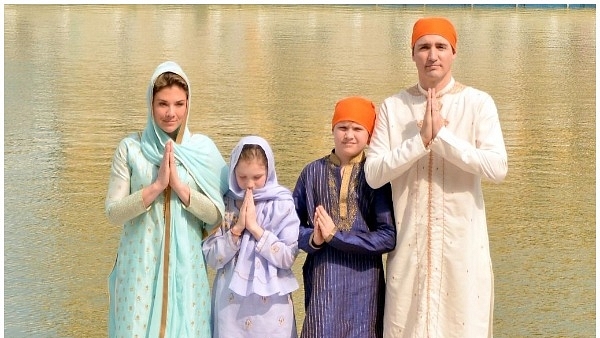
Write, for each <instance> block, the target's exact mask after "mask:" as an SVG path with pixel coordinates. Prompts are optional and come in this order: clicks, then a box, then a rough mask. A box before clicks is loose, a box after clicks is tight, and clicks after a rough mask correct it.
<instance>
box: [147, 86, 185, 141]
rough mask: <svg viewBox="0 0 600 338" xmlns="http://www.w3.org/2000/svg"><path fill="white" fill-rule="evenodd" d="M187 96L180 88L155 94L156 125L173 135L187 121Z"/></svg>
mask: <svg viewBox="0 0 600 338" xmlns="http://www.w3.org/2000/svg"><path fill="white" fill-rule="evenodd" d="M187 106H188V101H187V95H186V94H185V90H183V88H181V87H179V86H171V87H165V88H163V89H161V90H160V91H158V92H156V94H154V99H153V101H152V116H153V118H154V123H156V125H157V126H159V127H160V129H162V130H163V131H164V132H165V133H167V134H169V135H172V134H173V133H175V132H176V131H177V129H179V127H180V126H181V124H182V123H183V122H184V121H185V119H186V114H187Z"/></svg>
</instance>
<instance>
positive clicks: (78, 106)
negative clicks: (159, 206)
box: [4, 5, 596, 337]
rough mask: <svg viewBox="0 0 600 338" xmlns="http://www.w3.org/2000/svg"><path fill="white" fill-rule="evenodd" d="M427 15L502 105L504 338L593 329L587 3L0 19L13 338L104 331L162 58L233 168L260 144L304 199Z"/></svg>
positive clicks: (19, 11) (72, 13)
mask: <svg viewBox="0 0 600 338" xmlns="http://www.w3.org/2000/svg"><path fill="white" fill-rule="evenodd" d="M423 15H445V16H448V17H450V18H451V19H452V20H453V21H454V22H455V24H456V26H457V29H458V33H459V54H458V57H457V60H456V62H455V65H454V69H455V71H454V74H455V77H456V78H457V80H458V81H459V82H462V83H465V84H468V85H472V86H474V87H477V88H480V89H483V90H485V91H487V92H489V93H490V94H491V95H492V96H493V97H494V99H495V100H496V104H497V106H498V110H499V114H500V119H501V122H502V127H503V131H504V135H505V140H506V145H507V150H508V153H509V174H508V177H507V179H506V181H505V182H503V183H502V184H500V185H495V184H490V183H484V193H485V196H486V198H485V200H486V207H487V214H488V226H489V233H490V245H491V250H492V260H493V264H494V273H495V285H496V290H495V299H496V304H495V317H494V325H495V327H494V331H495V336H497V337H518V336H543V337H563V336H569V337H579V336H581V337H586V336H592V335H593V334H594V332H595V329H594V320H595V302H594V299H595V269H594V267H595V250H594V249H595V175H594V174H595V156H594V155H595V138H594V136H593V135H594V134H595V93H596V86H595V20H596V19H595V10H594V9H576V10H575V9H572V10H558V9H548V10H533V9H529V10H528V9H514V8H513V9H489V8H487V9H471V8H449V7H440V8H434V7H423V6H412V7H411V6H408V7H405V6H127V5H112V6H54V5H51V6H31V5H7V6H5V139H4V144H5V148H4V150H5V153H4V155H5V167H4V175H5V176H4V177H5V252H4V255H5V335H6V336H15V337H16V336H39V337H103V336H105V332H106V316H107V304H108V295H107V282H106V281H107V280H106V278H107V276H108V274H109V272H110V269H111V268H112V264H113V262H114V259H115V253H116V247H117V245H118V240H119V235H120V227H118V226H114V225H110V224H108V222H107V220H106V217H105V216H104V197H105V194H106V185H107V180H108V173H109V167H110V161H111V159H112V154H113V151H114V149H115V147H116V145H117V143H118V142H119V140H120V139H121V138H123V137H124V136H125V135H127V134H128V133H131V132H136V131H138V130H141V129H142V128H143V127H144V125H145V122H146V103H145V91H146V85H147V81H148V79H149V77H150V75H151V73H152V71H153V70H154V68H155V67H156V65H157V64H158V63H159V62H161V61H163V60H165V59H174V60H176V61H178V62H179V63H180V64H181V65H182V67H183V68H184V70H185V71H186V73H187V74H188V76H189V77H190V79H191V82H192V85H191V88H192V110H191V116H190V127H191V129H192V131H195V132H201V133H205V134H207V135H208V136H210V137H211V138H212V139H213V140H215V143H216V144H217V145H218V147H219V149H220V150H221V152H222V154H223V156H224V158H225V159H226V160H229V152H230V150H231V149H232V147H233V146H234V145H235V144H236V143H237V141H238V140H239V138H240V137H241V136H243V135H246V134H259V135H262V136H264V137H265V138H266V139H268V140H269V141H270V143H271V145H272V147H273V150H274V152H275V160H276V166H277V173H278V178H279V180H280V182H281V183H282V184H284V185H286V186H288V187H289V188H293V185H294V183H295V180H296V178H297V175H298V173H299V172H300V170H301V169H302V167H303V166H304V165H305V164H307V163H308V162H309V161H312V160H314V159H316V158H318V157H320V156H323V155H325V154H326V153H328V152H329V151H330V149H331V147H332V140H331V135H330V132H331V125H330V121H331V114H332V110H333V106H334V104H335V101H337V100H338V99H340V98H342V97H344V96H347V95H355V94H359V95H364V96H366V97H369V98H371V99H372V100H374V101H375V102H376V103H380V102H381V101H382V100H383V99H384V98H385V97H387V96H389V95H391V94H393V93H395V92H397V91H398V90H400V88H403V87H406V86H409V85H412V84H414V82H415V81H416V72H415V70H414V65H413V63H412V61H411V60H410V50H409V49H408V48H407V46H408V38H409V36H410V30H411V24H412V22H414V20H415V19H416V18H418V17H420V16H423ZM303 258H304V254H301V256H300V257H299V259H298V262H297V264H296V268H295V271H296V275H297V277H298V279H299V280H301V278H302V277H301V276H302V275H301V264H302V261H303ZM294 301H295V304H296V308H297V309H296V310H297V315H298V318H297V319H298V323H299V325H301V322H302V317H303V291H302V289H300V290H298V291H297V292H295V293H294Z"/></svg>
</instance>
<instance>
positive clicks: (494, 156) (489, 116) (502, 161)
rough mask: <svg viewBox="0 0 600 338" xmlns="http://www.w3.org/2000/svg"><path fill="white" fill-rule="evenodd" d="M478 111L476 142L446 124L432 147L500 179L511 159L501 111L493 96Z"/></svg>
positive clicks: (481, 173) (461, 164) (469, 169)
mask: <svg viewBox="0 0 600 338" xmlns="http://www.w3.org/2000/svg"><path fill="white" fill-rule="evenodd" d="M486 97H487V99H485V100H484V101H483V104H482V105H481V107H480V108H477V107H475V108H474V109H478V111H476V112H475V116H477V117H476V119H475V121H474V126H475V128H476V129H475V131H474V138H475V140H474V141H475V144H472V143H471V142H468V141H466V140H463V139H461V138H459V137H457V136H455V135H454V134H453V133H452V132H451V131H450V130H449V129H448V128H445V127H442V129H441V130H440V131H439V132H438V134H437V136H436V138H435V140H434V141H433V142H432V143H431V145H430V149H431V151H433V152H434V153H436V154H439V155H441V156H442V157H443V158H444V159H446V160H447V161H449V162H451V163H452V164H454V165H456V166H457V167H459V168H461V169H463V170H464V171H466V172H470V173H472V174H475V175H479V176H481V177H484V178H486V179H489V180H491V181H493V182H496V183H499V182H501V181H502V180H504V178H505V177H506V173H507V171H508V163H507V162H508V161H507V154H506V148H505V145H504V138H503V136H502V129H501V127H500V121H499V119H498V112H497V109H496V106H495V104H494V102H493V100H492V99H491V97H488V96H486Z"/></svg>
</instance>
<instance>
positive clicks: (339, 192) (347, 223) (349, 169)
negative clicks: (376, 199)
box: [327, 152, 365, 231]
mask: <svg viewBox="0 0 600 338" xmlns="http://www.w3.org/2000/svg"><path fill="white" fill-rule="evenodd" d="M364 158H365V154H364V152H361V153H360V154H358V155H357V156H356V157H354V158H352V159H351V160H350V163H349V164H347V165H345V166H344V167H342V168H340V170H341V171H342V173H341V174H342V182H341V184H340V187H339V188H338V185H337V183H336V179H335V178H336V174H335V172H336V169H337V168H338V167H340V165H341V161H340V159H339V158H338V157H337V156H336V155H335V153H331V155H329V158H328V160H329V170H328V173H327V176H328V177H327V185H328V189H329V195H330V196H332V200H331V204H332V205H331V215H330V216H331V219H332V220H333V222H334V224H335V225H336V227H337V228H338V230H340V231H349V230H350V229H351V228H352V223H353V221H354V219H355V218H356V214H357V210H358V205H357V202H356V201H357V200H356V183H357V181H358V180H357V177H358V173H359V171H360V168H361V167H360V163H361V162H362V161H363V160H364ZM357 164H358V165H357ZM336 196H337V197H338V198H337V199H336V198H335V197H336Z"/></svg>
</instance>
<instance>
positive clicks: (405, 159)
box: [365, 100, 429, 189]
mask: <svg viewBox="0 0 600 338" xmlns="http://www.w3.org/2000/svg"><path fill="white" fill-rule="evenodd" d="M396 109H399V108H397V107H396V101H394V100H386V101H384V102H383V103H382V105H381V108H380V110H379V113H378V114H377V119H376V120H375V128H374V131H373V136H372V138H371V142H370V144H369V149H368V151H367V160H366V162H365V174H366V175H365V176H366V179H367V183H369V185H370V186H371V187H373V188H375V189H376V188H380V187H382V186H383V185H384V184H386V183H388V182H391V181H393V180H394V179H395V178H397V177H398V176H400V175H402V174H404V173H405V172H406V171H408V170H409V169H410V168H411V167H412V165H413V164H414V163H415V162H416V161H417V160H419V159H420V158H421V157H423V156H425V155H427V154H428V153H429V150H428V149H427V148H425V145H424V144H423V140H422V139H421V135H420V134H419V133H418V132H417V133H414V134H413V135H410V136H409V137H406V138H403V140H402V142H401V143H399V144H393V139H394V138H393V137H392V135H395V134H399V133H401V130H399V129H397V127H398V126H396V125H395V124H394V123H391V122H390V118H389V114H390V112H395V113H398V112H396ZM404 132H406V130H404Z"/></svg>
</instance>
